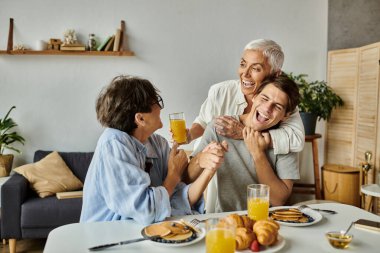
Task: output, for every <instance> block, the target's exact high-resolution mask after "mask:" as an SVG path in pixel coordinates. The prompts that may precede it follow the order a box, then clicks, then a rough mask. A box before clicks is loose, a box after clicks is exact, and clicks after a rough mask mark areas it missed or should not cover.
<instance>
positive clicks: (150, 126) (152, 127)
mask: <svg viewBox="0 0 380 253" xmlns="http://www.w3.org/2000/svg"><path fill="white" fill-rule="evenodd" d="M160 114H161V107H160V106H159V105H158V104H157V103H155V104H153V105H152V111H151V112H148V113H144V115H145V123H146V125H145V130H146V132H147V134H148V136H150V135H151V134H153V133H154V132H155V131H156V130H158V129H160V128H162V121H161V117H160Z"/></svg>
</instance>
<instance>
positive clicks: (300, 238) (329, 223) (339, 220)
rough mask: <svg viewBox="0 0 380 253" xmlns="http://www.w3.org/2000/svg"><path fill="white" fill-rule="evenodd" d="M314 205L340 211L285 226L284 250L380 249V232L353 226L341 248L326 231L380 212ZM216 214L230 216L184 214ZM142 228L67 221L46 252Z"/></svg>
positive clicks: (146, 248)
mask: <svg viewBox="0 0 380 253" xmlns="http://www.w3.org/2000/svg"><path fill="white" fill-rule="evenodd" d="M310 206H312V207H315V208H321V209H330V210H335V211H337V212H338V214H323V215H324V218H323V219H322V220H321V221H320V222H319V223H316V224H314V225H312V226H307V227H287V226H281V229H280V234H281V235H282V236H283V237H284V238H285V242H286V244H285V246H284V248H283V249H282V250H281V251H280V252H292V253H297V252H302V253H303V252H318V253H319V252H338V253H342V252H343V251H344V252H360V253H362V252H371V253H372V252H379V248H380V233H376V232H370V231H365V230H359V229H356V228H352V229H351V231H350V233H351V234H353V235H354V239H353V241H352V242H351V244H350V247H349V248H348V249H346V250H338V249H334V248H332V247H331V246H330V245H329V243H328V242H327V240H326V238H325V232H327V231H331V230H338V231H339V230H345V229H346V228H347V227H348V226H349V224H350V223H351V222H352V221H356V220H357V219H370V220H374V221H378V222H380V216H377V215H375V214H372V213H369V212H367V211H365V210H362V209H360V208H357V207H354V206H349V205H344V204H337V203H323V204H314V205H310ZM240 213H241V212H240ZM214 216H226V213H219V214H207V215H195V216H185V217H182V218H185V219H186V220H191V219H193V218H200V219H205V218H208V217H214ZM142 229H143V226H142V225H139V224H137V223H135V222H133V221H115V222H96V223H75V224H70V225H65V226H62V227H59V228H56V229H54V230H53V231H52V232H50V234H49V236H48V239H47V242H46V245H45V249H44V252H45V253H60V252H62V253H66V252H78V253H81V252H90V251H88V248H89V247H91V246H95V245H99V244H106V243H111V242H118V241H123V240H128V239H133V238H139V237H141V235H140V232H141V230H142ZM101 252H138V253H145V252H157V253H160V252H168V253H170V252H179V253H181V252H183V253H197V252H199V253H203V252H205V243H204V240H202V241H200V242H198V243H196V244H192V245H189V246H186V247H180V248H178V247H173V248H169V247H161V246H155V245H153V243H152V242H150V241H143V242H138V243H134V244H129V245H123V246H116V247H112V248H109V249H107V250H103V251H101ZM243 252H251V251H243ZM262 252H263V253H265V251H262Z"/></svg>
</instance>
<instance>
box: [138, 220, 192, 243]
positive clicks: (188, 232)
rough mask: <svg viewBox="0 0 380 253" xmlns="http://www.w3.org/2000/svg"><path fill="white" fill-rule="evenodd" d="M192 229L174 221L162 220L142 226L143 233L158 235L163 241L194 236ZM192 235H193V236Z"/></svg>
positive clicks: (182, 239)
mask: <svg viewBox="0 0 380 253" xmlns="http://www.w3.org/2000/svg"><path fill="white" fill-rule="evenodd" d="M194 232H195V231H194V229H193V228H191V227H190V226H188V225H186V224H184V223H181V222H176V221H164V222H161V223H157V224H153V225H150V226H147V227H145V228H144V233H145V235H147V236H149V237H152V236H156V235H159V236H160V237H161V238H162V239H163V242H168V243H170V242H184V241H189V240H190V239H192V238H194V236H195V233H194ZM193 235H194V236H193Z"/></svg>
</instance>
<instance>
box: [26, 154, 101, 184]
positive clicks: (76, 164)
mask: <svg viewBox="0 0 380 253" xmlns="http://www.w3.org/2000/svg"><path fill="white" fill-rule="evenodd" d="M51 152H52V151H46V150H37V151H36V152H35V153H34V159H33V161H34V162H38V161H39V160H41V159H42V158H44V157H45V156H47V155H48V154H50V153H51ZM58 154H59V155H60V156H61V157H62V159H63V160H64V161H65V163H66V164H67V166H68V167H69V168H70V169H71V171H72V172H73V173H74V175H75V176H76V177H78V178H79V179H80V180H81V181H82V183H83V182H84V179H85V178H86V174H87V170H88V167H89V166H90V163H91V159H92V156H93V155H94V152H58Z"/></svg>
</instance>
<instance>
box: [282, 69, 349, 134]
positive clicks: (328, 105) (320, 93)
mask: <svg viewBox="0 0 380 253" xmlns="http://www.w3.org/2000/svg"><path fill="white" fill-rule="evenodd" d="M287 75H288V76H289V78H290V79H292V80H293V81H295V82H296V83H297V85H298V88H299V91H300V94H301V100H300V103H299V105H298V108H299V110H300V114H301V118H302V122H303V124H304V127H305V134H306V135H312V134H315V125H316V123H317V120H318V121H319V120H321V119H323V120H329V119H330V117H331V112H332V110H333V109H334V108H336V107H338V106H342V105H343V100H342V98H341V97H339V96H338V95H337V94H336V93H335V92H334V90H333V89H332V88H331V87H329V86H327V83H326V82H325V81H314V82H308V81H306V79H305V78H306V77H307V75H306V74H300V75H294V74H293V73H292V72H291V73H289V74H287Z"/></svg>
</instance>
